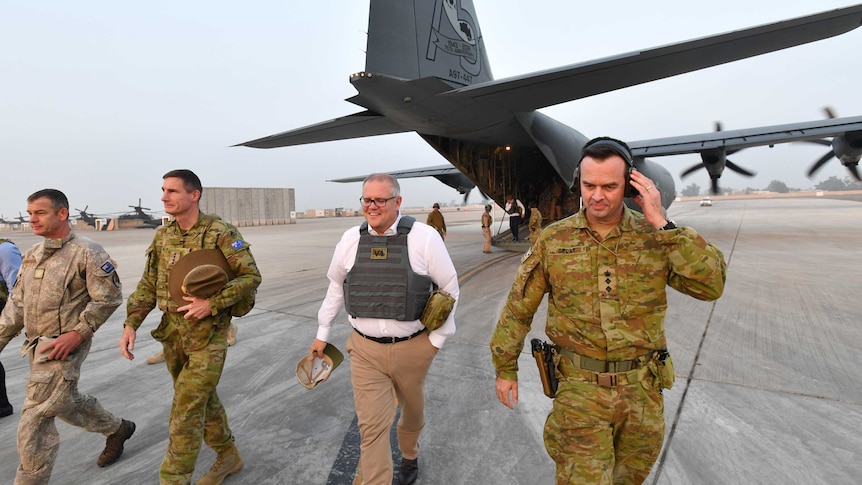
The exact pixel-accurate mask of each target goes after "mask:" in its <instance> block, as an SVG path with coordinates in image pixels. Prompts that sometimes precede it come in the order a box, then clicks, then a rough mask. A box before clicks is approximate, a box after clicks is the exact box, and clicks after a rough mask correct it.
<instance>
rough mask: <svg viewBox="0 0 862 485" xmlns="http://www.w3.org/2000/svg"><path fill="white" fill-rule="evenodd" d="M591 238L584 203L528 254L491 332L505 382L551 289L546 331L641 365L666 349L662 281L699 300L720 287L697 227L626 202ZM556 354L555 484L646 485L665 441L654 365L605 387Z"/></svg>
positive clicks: (581, 349) (594, 354)
mask: <svg viewBox="0 0 862 485" xmlns="http://www.w3.org/2000/svg"><path fill="white" fill-rule="evenodd" d="M593 236H595V239H594V237H593ZM593 236H591V235H590V230H589V226H588V224H587V221H586V219H585V216H584V211H583V209H582V210H581V211H580V212H579V213H578V214H575V215H574V216H572V217H569V218H567V219H564V220H562V221H560V222H557V223H554V224H552V225H550V226H548V227H547V228H546V229H545V230H544V231H542V233H541V234H540V236H539V239H538V241H537V242H536V244H535V245H534V246H533V247H532V248H531V250H530V251H529V252H528V253H527V254H526V255H525V258H524V261H523V262H522V263H521V266H520V268H519V269H518V272H517V275H516V276H515V282H514V284H513V286H512V289H511V292H510V293H509V297H508V299H507V301H506V305H505V308H504V309H503V312H502V314H501V316H500V320H499V321H498V322H497V326H496V329H495V330H494V334H493V336H492V339H491V353H492V358H493V361H494V366H495V368H496V372H497V376H498V377H500V378H503V379H508V380H514V381H516V380H517V378H518V375H517V372H518V356H519V355H520V354H521V350H522V348H523V345H524V339H525V338H526V336H527V333H528V332H529V330H530V325H531V324H532V319H533V315H534V313H535V311H536V309H537V307H538V306H539V304H540V303H541V301H542V299H543V297H544V295H545V293H548V320H547V323H546V326H545V332H546V334H547V335H548V337H549V338H550V339H551V340H552V341H553V342H554V343H555V344H556V345H557V346H558V347H560V348H563V349H568V350H569V351H571V352H572V353H574V354H578V355H581V356H585V357H588V358H591V359H598V360H602V361H626V360H635V359H641V361H642V362H643V361H646V360H647V359H646V356H648V355H650V354H651V352H652V351H656V350H661V349H665V348H666V347H667V344H666V342H665V333H664V317H665V313H666V310H667V298H666V293H665V291H666V286H671V287H672V288H674V289H676V290H678V291H680V292H682V293H685V294H687V295H690V296H693V297H695V298H697V299H700V300H714V299H717V298H718V297H719V296H721V293H722V292H723V290H724V280H725V274H726V264H725V261H724V256H723V255H722V253H721V251H719V249H718V248H716V247H715V246H713V245H711V244H710V243H708V242H707V241H706V240H704V239H703V238H702V237H701V236H699V235H698V234H697V232H695V231H694V230H693V229H690V228H677V229H671V230H666V231H657V230H656V229H655V228H653V227H652V226H651V225H650V224H649V223H647V222H646V220H645V219H644V218H643V216H642V215H640V214H638V213H635V212H633V211H631V210H629V209H628V208H625V212H624V214H623V218H622V220H621V222H620V223H619V224H618V225H617V227H616V228H614V229H613V230H612V231H611V232H610V233H609V234H608V235H607V236H606V237H605V239H604V240H602V241H601V243H599V242H598V241H597V239H598V237H599V236H598V235H597V234H595V233H593ZM557 360H558V365H557V376H558V377H559V378H560V384H559V388H558V390H557V394H556V398H555V400H554V407H553V410H552V411H551V413H550V414H549V416H548V419H547V421H546V423H545V447H546V448H547V450H548V453H549V454H550V455H551V457H552V458H553V459H554V461H555V462H556V463H557V472H556V476H557V483H558V484H566V483H595V484H610V483H614V484H620V483H625V484H628V483H641V482H642V481H643V480H644V479H646V477H647V475H648V474H649V472H650V469H651V468H652V465H653V463H654V462H655V460H656V458H657V457H658V453H659V452H660V450H661V446H662V442H663V439H664V403H663V398H662V395H661V387H662V386H661V385H659V383H658V382H657V379H656V377H655V376H654V375H653V373H654V372H655V370H656V364H655V361H649V362H650V364H649V365H644V366H643V367H640V368H639V369H638V370H635V371H630V372H626V373H620V374H615V376H617V377H619V382H618V383H617V384H618V385H616V386H612V387H603V386H600V385H598V383H597V380H598V375H599V374H598V373H596V372H591V371H587V370H583V369H580V368H576V367H575V366H574V365H573V363H572V359H571V358H570V357H566V356H559V357H558V358H557ZM579 360H580V359H579Z"/></svg>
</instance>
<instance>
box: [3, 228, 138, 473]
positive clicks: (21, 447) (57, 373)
mask: <svg viewBox="0 0 862 485" xmlns="http://www.w3.org/2000/svg"><path fill="white" fill-rule="evenodd" d="M122 303H123V295H122V290H121V286H120V278H119V277H118V276H117V272H116V263H115V262H114V261H113V260H111V258H110V256H108V253H106V252H105V250H104V249H102V247H101V246H99V245H98V244H96V243H95V242H93V241H91V240H89V239H87V238H85V237H82V236H77V235H76V234H75V233H74V232H72V233H70V234H69V235H68V236H66V237H65V238H63V239H46V240H45V241H44V242H42V243H39V244H36V245H35V246H33V247H31V248H30V249H29V250H27V252H26V253H25V254H24V257H23V261H22V264H21V269H20V271H19V272H18V279H17V281H16V282H15V291H13V292H12V296H11V298H10V299H9V302H8V304H7V306H6V309H5V310H4V312H3V316H2V319H0V350H3V349H4V348H5V347H6V345H7V344H8V343H9V340H11V339H12V338H13V337H14V336H15V335H16V334H17V333H18V332H19V331H20V330H21V328H22V327H23V328H24V330H25V331H26V335H27V340H26V341H25V342H24V347H23V348H22V351H21V353H22V355H27V356H28V357H29V358H30V375H29V377H28V379H29V383H28V384H27V390H26V393H25V398H24V407H23V409H22V411H21V421H20V422H19V424H18V455H19V458H20V460H21V464H20V465H19V467H18V473H17V475H16V477H15V483H16V484H44V483H48V479H49V478H50V476H51V470H52V469H53V467H54V459H55V458H56V456H57V450H58V449H59V447H60V435H59V434H58V433H57V428H56V427H55V425H54V418H55V417H57V418H60V419H62V420H63V421H65V422H67V423H69V424H72V425H74V426H78V427H80V428H83V429H85V430H87V431H90V432H93V433H101V434H103V435H105V436H106V437H107V436H109V435H111V434H113V433H114V432H116V431H117V430H118V429H119V428H120V424H121V423H122V420H121V419H120V418H118V417H116V416H114V415H113V414H111V413H109V412H108V411H106V410H105V409H104V408H102V406H101V404H99V402H98V400H96V398H95V397H92V396H88V395H84V394H80V393H79V392H78V379H79V377H80V374H81V364H82V363H83V362H84V359H86V358H87V354H88V353H89V352H90V344H91V343H92V339H93V333H94V332H95V331H96V330H98V328H99V327H100V326H101V325H102V324H103V323H105V321H106V320H107V319H108V317H110V316H111V314H112V313H114V310H116V309H117V307H118V306H120V305H121V304H122ZM73 330H74V331H77V332H78V333H79V334H80V335H81V337H82V338H83V339H84V341H83V342H82V343H81V345H80V346H79V347H78V348H77V349H76V350H75V351H74V352H73V353H72V354H70V355H69V356H68V357H67V358H66V360H63V361H57V360H53V361H48V362H44V363H36V362H34V360H33V357H34V349H35V345H36V343H37V339H38V338H39V336H57V335H60V334H64V333H67V332H71V331H73Z"/></svg>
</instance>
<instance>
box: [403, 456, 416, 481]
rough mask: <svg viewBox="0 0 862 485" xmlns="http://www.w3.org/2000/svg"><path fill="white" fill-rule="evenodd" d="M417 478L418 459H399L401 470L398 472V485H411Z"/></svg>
mask: <svg viewBox="0 0 862 485" xmlns="http://www.w3.org/2000/svg"><path fill="white" fill-rule="evenodd" d="M417 478H419V457H416V459H415V460H408V459H407V458H402V459H401V470H399V472H398V484H399V485H412V484H413V483H414V482H416V479H417Z"/></svg>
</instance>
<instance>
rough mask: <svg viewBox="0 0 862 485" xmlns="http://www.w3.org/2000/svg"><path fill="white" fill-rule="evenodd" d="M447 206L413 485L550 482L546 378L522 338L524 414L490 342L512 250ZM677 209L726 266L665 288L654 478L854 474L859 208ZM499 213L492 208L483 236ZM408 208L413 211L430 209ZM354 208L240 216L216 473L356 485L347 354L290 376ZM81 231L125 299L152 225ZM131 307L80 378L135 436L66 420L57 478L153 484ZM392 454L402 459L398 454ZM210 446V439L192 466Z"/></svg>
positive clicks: (860, 364)
mask: <svg viewBox="0 0 862 485" xmlns="http://www.w3.org/2000/svg"><path fill="white" fill-rule="evenodd" d="M408 213H409V212H408ZM444 215H445V217H446V222H447V226H448V229H449V231H448V237H447V240H446V245H447V247H448V248H449V251H450V253H451V255H452V259H453V261H454V262H455V266H456V268H457V270H458V273H459V276H460V277H461V278H462V283H461V300H460V302H459V305H458V310H457V315H456V322H457V326H458V331H457V333H456V334H455V336H453V337H452V338H450V339H449V340H448V341H447V343H446V345H445V346H444V347H443V349H442V350H441V351H440V353H439V354H438V356H437V358H436V359H435V362H434V364H433V365H432V367H431V371H430V374H429V377H428V381H427V397H426V399H427V425H426V427H425V430H424V431H423V434H422V439H421V441H420V446H421V449H422V451H421V454H420V476H419V480H418V481H417V483H418V484H420V485H431V484H445V485H449V484H467V483H469V484H487V485H498V484H551V483H553V482H554V464H553V462H552V461H551V459H550V458H549V457H548V456H547V454H546V452H545V450H544V445H543V443H542V427H543V424H544V420H545V417H546V416H547V413H548V411H549V410H550V407H551V404H552V401H551V400H550V399H548V398H546V397H545V396H544V395H543V394H542V392H541V387H540V383H539V379H538V374H537V371H536V368H535V363H534V361H533V359H532V356H531V355H530V354H529V353H525V354H523V355H522V357H521V362H520V364H521V372H520V391H521V392H520V403H519V404H518V405H517V407H516V409H515V410H514V411H511V410H509V409H507V408H505V407H504V406H503V405H501V404H500V403H499V402H497V399H496V397H495V395H494V371H493V367H492V365H491V359H490V351H489V348H488V342H489V338H490V335H491V331H492V329H493V327H494V324H495V322H496V319H497V317H498V315H499V312H500V309H501V307H502V305H503V303H504V301H505V298H506V295H507V293H508V290H509V286H510V285H511V283H512V278H513V276H514V272H515V269H516V267H517V265H518V262H519V258H518V257H517V256H519V254H517V253H511V252H507V251H501V250H499V249H496V248H495V249H494V250H493V252H492V254H482V252H481V247H482V234H481V229H480V227H479V218H480V216H481V210H480V209H477V210H473V211H457V212H455V211H452V212H444ZM669 215H670V216H671V217H673V218H674V219H675V220H676V222H677V224H680V225H686V226H692V227H695V228H696V229H698V230H699V231H700V232H701V233H703V234H704V235H705V236H706V237H707V238H708V239H709V240H711V241H712V242H714V243H715V244H717V245H718V246H719V247H720V248H721V249H722V251H723V252H724V254H725V257H726V258H727V261H728V280H727V286H726V289H725V294H724V296H723V297H722V298H721V299H720V300H718V301H717V302H713V303H710V302H701V301H697V300H694V299H692V298H690V297H687V296H685V295H682V294H679V293H677V292H675V291H674V290H669V305H670V308H669V311H668V316H667V322H666V326H667V334H668V340H669V347H670V351H671V354H672V355H673V359H674V362H675V368H676V384H675V385H674V387H673V389H671V390H670V391H665V396H666V398H665V408H666V419H667V430H666V436H665V448H664V450H663V452H662V455H661V457H660V459H659V462H658V463H657V464H656V466H655V467H654V469H653V473H652V475H651V476H650V478H649V479H648V480H647V483H650V484H661V485H672V484H728V483H745V484H788V483H794V484H795V483H805V484H824V485H825V484H829V485H834V484H855V483H858V481H859V477H860V476H862V463H860V461H859V459H858V458H859V450H860V449H862V372H860V368H862V345H860V342H862V326H860V325H859V315H862V298H860V295H859V290H860V288H862V284H860V283H862V277H860V273H859V268H860V267H862V264H860V263H862V244H860V241H862V204H860V203H858V202H852V201H840V200H829V199H822V198H817V199H811V198H808V199H766V200H735V201H716V202H715V203H714V205H713V207H699V206H698V205H697V202H679V203H676V204H674V205H673V206H672V207H671V209H670V211H669ZM501 216H502V215H501V214H500V213H499V211H498V213H496V214H495V224H494V230H495V232H496V231H497V229H498V227H499V226H500V224H499V222H500V218H501ZM416 217H417V219H418V220H420V221H424V217H425V215H424V214H423V213H419V214H416ZM361 220H362V219H361V218H335V219H311V220H300V221H298V223H297V224H295V225H289V226H268V227H249V228H242V229H241V231H242V233H243V235H244V236H245V238H246V239H247V240H248V241H249V242H250V243H251V245H252V251H253V253H254V255H255V257H256V259H257V261H258V264H259V266H260V268H261V272H262V273H263V284H262V285H261V287H260V291H259V294H258V298H257V306H256V308H255V310H254V311H253V312H252V313H251V314H250V315H248V316H246V317H244V318H241V319H238V320H236V322H237V324H238V327H239V335H238V342H237V344H236V345H235V346H233V347H231V348H230V350H229V352H228V361H227V365H226V366H225V371H224V375H223V376H222V380H221V383H220V384H219V396H220V398H221V400H222V401H223V402H224V404H225V407H226V409H227V412H228V416H229V418H230V424H231V427H232V428H233V431H234V433H235V435H236V440H237V441H236V443H237V446H238V448H239V450H240V452H241V453H242V456H243V459H244V462H245V468H243V470H242V471H241V472H239V473H238V474H236V475H234V476H232V477H229V478H228V479H227V480H226V481H225V483H227V484H230V483H235V484H255V485H264V484H299V485H304V484H349V483H352V481H353V473H354V471H355V469H356V464H357V462H358V457H359V453H358V432H357V429H356V418H355V413H354V409H353V394H352V390H351V386H350V366H349V362H345V363H344V364H342V366H340V367H339V368H338V369H336V371H335V372H334V373H333V375H332V377H331V378H330V379H329V380H328V381H327V382H325V383H323V384H321V385H320V386H318V387H317V388H315V389H313V390H311V391H308V390H306V389H305V388H303V387H302V386H300V385H299V383H297V381H296V379H295V368H296V363H297V362H298V361H299V359H300V358H301V357H302V356H303V355H305V354H306V353H307V352H308V347H309V345H310V344H311V342H312V340H313V339H314V336H315V332H316V330H317V310H318V308H319V307H320V304H321V301H322V299H323V297H324V295H325V291H326V286H327V283H328V282H327V280H326V275H325V273H326V269H327V267H328V265H329V260H330V257H331V255H332V250H333V248H334V246H335V244H336V242H337V241H338V240H339V238H340V236H341V234H342V233H343V231H344V230H346V229H347V228H349V227H351V226H353V225H357V224H359V223H360V222H361ZM503 226H504V227H503V228H505V226H506V224H505V223H504V224H503ZM5 234H9V233H4V235H5ZM86 235H87V236H88V237H91V238H93V239H96V240H97V241H99V242H100V243H102V244H103V245H104V246H105V248H106V249H107V250H108V251H109V252H110V253H111V255H112V256H113V257H114V259H116V260H117V262H118V271H119V273H120V276H121V279H122V281H123V285H124V288H123V290H124V294H125V295H128V294H129V293H130V292H131V291H132V290H133V289H134V287H135V284H136V283H137V280H138V278H140V274H141V272H142V270H143V265H144V250H145V248H146V247H147V245H148V244H149V242H150V240H151V239H152V235H153V232H152V231H150V230H147V229H139V230H129V231H119V232H110V233H105V232H98V233H97V232H87V233H86ZM12 239H13V240H15V241H16V242H18V243H19V244H20V245H21V247H22V248H26V247H28V246H29V245H30V244H33V243H34V242H36V241H38V238H36V237H34V236H32V235H29V234H22V233H12ZM545 313H546V311H545V309H544V308H542V309H540V312H539V314H538V315H537V316H536V319H535V322H536V324H535V325H534V329H533V331H532V335H531V337H532V336H536V337H544V333H543V326H544V325H543V324H544V316H545ZM124 317H125V309H124V308H122V307H121V308H120V309H118V310H117V312H116V313H115V314H114V315H113V317H112V318H111V319H110V320H109V321H108V322H107V323H106V324H105V325H104V326H103V327H102V328H101V329H100V330H99V331H98V332H97V333H96V336H95V342H94V344H93V347H92V350H91V353H90V356H89V357H88V359H87V361H86V363H85V365H84V367H83V370H82V377H81V380H80V390H81V391H82V392H83V393H87V394H91V395H93V396H96V397H97V398H98V399H99V400H100V401H101V403H102V404H103V405H104V406H105V407H106V408H107V409H109V410H111V411H112V412H114V413H115V414H117V415H119V416H122V417H124V418H126V419H131V420H133V421H135V422H136V423H137V431H136V433H135V435H134V436H133V437H132V439H130V440H129V441H128V442H127V443H126V449H125V454H124V455H123V457H122V459H121V460H120V461H119V462H117V463H116V464H114V465H111V466H110V467H107V468H99V467H98V466H97V465H96V458H97V457H98V455H99V452H100V451H101V449H102V447H103V446H104V441H105V440H104V437H103V436H100V435H95V434H92V433H87V432H85V431H83V430H81V429H79V428H75V427H72V426H69V425H67V424H66V423H63V422H60V421H59V420H58V423H57V427H58V429H59V431H60V436H61V445H60V451H59V455H58V458H57V462H56V465H55V468H54V472H53V475H52V480H51V483H55V484H120V483H123V484H149V483H158V468H159V464H160V463H161V461H162V456H163V454H164V451H165V449H166V447H167V439H168V431H167V420H168V413H169V410H170V405H171V397H172V394H173V393H172V388H171V380H170V377H169V375H168V373H167V371H166V369H165V368H164V365H163V364H160V365H147V364H146V363H145V362H144V359H145V358H146V357H147V356H149V355H152V354H153V353H155V352H157V351H158V350H159V345H158V343H157V342H156V341H154V340H153V339H152V338H151V337H150V335H149V331H151V330H153V329H154V328H155V327H156V325H157V323H158V319H159V313H158V311H154V312H153V313H152V314H151V315H150V317H149V318H148V319H147V321H146V322H145V323H144V326H143V327H142V328H141V329H140V330H139V332H138V343H137V347H136V348H135V356H136V357H137V358H136V359H135V360H134V361H131V362H129V361H127V360H125V359H123V358H122V357H121V356H120V352H119V348H118V342H119V338H120V334H121V329H122V322H123V319H124ZM350 331H351V328H350V326H349V325H348V324H347V323H346V319H345V318H340V319H339V325H338V326H337V328H336V329H335V331H334V335H333V341H332V342H333V343H334V344H335V345H336V346H338V347H339V348H340V349H342V351H343V350H344V345H345V341H346V339H347V336H348V335H349V333H350ZM22 341H23V339H22V338H21V337H18V338H16V339H15V340H13V341H12V342H10V344H9V346H8V347H7V348H6V350H5V351H4V352H3V354H2V361H3V364H4V365H5V366H6V371H7V378H6V380H7V387H8V391H9V397H10V400H11V401H12V403H13V406H14V407H15V414H14V415H12V416H11V417H7V418H2V419H0V483H2V484H7V483H9V484H11V483H12V482H13V480H14V476H15V468H16V464H17V461H18V459H17V452H16V447H15V435H16V428H17V425H18V418H19V417H20V405H21V403H22V402H23V395H24V386H25V377H26V375H27V362H26V361H25V360H24V359H21V358H19V357H18V349H19V347H20V345H21V343H22ZM527 347H529V346H527ZM394 443H395V441H394V439H393V444H394ZM393 454H394V456H395V458H396V460H399V459H400V457H398V453H397V450H394V451H393ZM214 460H215V454H214V453H213V452H212V451H211V450H209V449H207V448H206V447H204V448H203V450H202V451H201V454H200V457H199V459H198V464H197V467H196V470H195V474H194V479H195V480H197V478H198V477H200V476H201V475H202V474H203V473H205V471H206V470H207V469H208V468H209V467H210V466H211V465H212V463H213V461H214ZM397 463H398V461H396V465H397Z"/></svg>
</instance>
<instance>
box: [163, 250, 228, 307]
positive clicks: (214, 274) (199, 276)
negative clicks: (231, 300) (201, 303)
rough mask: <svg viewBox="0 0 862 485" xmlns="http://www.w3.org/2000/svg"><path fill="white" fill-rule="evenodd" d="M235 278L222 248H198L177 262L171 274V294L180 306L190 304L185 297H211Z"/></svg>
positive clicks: (169, 290)
mask: <svg viewBox="0 0 862 485" xmlns="http://www.w3.org/2000/svg"><path fill="white" fill-rule="evenodd" d="M233 277H234V274H233V271H232V270H231V269H230V266H229V265H228V264H227V259H225V257H224V254H223V253H222V252H221V250H220V249H198V250H196V251H192V252H190V253H188V254H186V255H185V256H183V257H182V258H180V259H179V261H177V262H176V263H175V264H174V265H173V267H172V268H171V272H170V274H169V275H168V292H169V293H170V295H171V300H172V301H173V302H174V304H176V305H177V306H186V305H188V303H189V302H187V301H185V300H183V296H196V297H198V298H209V297H211V296H213V295H215V294H216V293H218V292H219V291H220V290H221V289H222V288H223V287H224V285H226V284H227V282H228V281H230V280H232V279H233Z"/></svg>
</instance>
